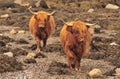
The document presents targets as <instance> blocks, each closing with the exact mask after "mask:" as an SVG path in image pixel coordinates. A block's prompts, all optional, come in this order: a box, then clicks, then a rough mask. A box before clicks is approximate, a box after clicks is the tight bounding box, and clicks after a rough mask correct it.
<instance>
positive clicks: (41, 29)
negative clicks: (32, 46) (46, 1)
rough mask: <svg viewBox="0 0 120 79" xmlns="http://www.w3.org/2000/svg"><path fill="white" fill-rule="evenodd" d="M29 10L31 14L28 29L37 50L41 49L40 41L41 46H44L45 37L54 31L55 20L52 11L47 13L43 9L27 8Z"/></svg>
mask: <svg viewBox="0 0 120 79" xmlns="http://www.w3.org/2000/svg"><path fill="white" fill-rule="evenodd" d="M29 11H30V12H31V13H32V14H33V16H32V17H31V19H30V22H29V30H30V32H31V34H32V35H33V37H34V38H35V40H36V43H37V49H36V51H37V52H40V51H41V41H42V42H43V47H45V46H46V43H47V39H48V38H49V37H50V36H51V35H52V33H53V32H54V31H55V27H56V25H55V21H54V17H53V16H52V15H53V14H54V13H55V11H53V12H52V13H47V12H45V11H38V12H33V11H31V9H30V8H29Z"/></svg>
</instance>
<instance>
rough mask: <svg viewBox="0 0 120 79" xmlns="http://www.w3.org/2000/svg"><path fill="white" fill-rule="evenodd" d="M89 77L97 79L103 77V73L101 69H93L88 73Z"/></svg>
mask: <svg viewBox="0 0 120 79" xmlns="http://www.w3.org/2000/svg"><path fill="white" fill-rule="evenodd" d="M88 75H89V76H90V77H92V78H96V77H100V76H102V72H101V70H100V69H93V70H91V71H90V72H89V73H88Z"/></svg>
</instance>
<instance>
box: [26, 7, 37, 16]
mask: <svg viewBox="0 0 120 79" xmlns="http://www.w3.org/2000/svg"><path fill="white" fill-rule="evenodd" d="M31 8H32V6H30V7H29V8H28V10H29V11H30V13H32V14H33V15H36V14H37V12H33V11H32V10H31Z"/></svg>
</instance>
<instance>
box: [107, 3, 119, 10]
mask: <svg viewBox="0 0 120 79" xmlns="http://www.w3.org/2000/svg"><path fill="white" fill-rule="evenodd" d="M105 8H107V9H118V8H119V6H117V5H114V4H107V5H106V7H105Z"/></svg>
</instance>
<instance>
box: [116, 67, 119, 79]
mask: <svg viewBox="0 0 120 79" xmlns="http://www.w3.org/2000/svg"><path fill="white" fill-rule="evenodd" d="M115 75H116V76H118V77H120V68H116V69H115Z"/></svg>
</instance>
